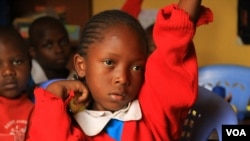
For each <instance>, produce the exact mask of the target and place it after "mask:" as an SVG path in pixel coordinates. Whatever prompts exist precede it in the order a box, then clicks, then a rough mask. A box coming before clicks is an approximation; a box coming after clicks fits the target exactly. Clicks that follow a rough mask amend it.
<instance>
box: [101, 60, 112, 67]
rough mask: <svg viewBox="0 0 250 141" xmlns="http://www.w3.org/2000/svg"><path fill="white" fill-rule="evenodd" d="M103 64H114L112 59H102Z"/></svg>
mask: <svg viewBox="0 0 250 141" xmlns="http://www.w3.org/2000/svg"><path fill="white" fill-rule="evenodd" d="M103 63H104V64H105V65H107V66H112V65H114V62H113V61H112V60H104V62H103Z"/></svg>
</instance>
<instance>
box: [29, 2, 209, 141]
mask: <svg viewBox="0 0 250 141" xmlns="http://www.w3.org/2000/svg"><path fill="white" fill-rule="evenodd" d="M203 8H204V7H203ZM212 20H213V16H212V12H211V11H210V10H209V9H206V8H204V9H203V11H202V13H201V17H200V19H199V21H198V24H199V25H200V24H206V23H208V22H211V21H212ZM195 29H196V26H195V25H194V24H193V23H192V22H191V21H190V20H189V16H188V15H187V14H186V13H185V12H184V11H183V10H180V9H178V8H177V6H176V5H170V6H167V7H165V8H163V9H161V10H160V11H159V13H158V16H157V20H156V22H155V27H154V31H153V35H154V40H155V44H156V46H157V48H156V50H155V51H154V52H153V53H152V54H151V55H150V57H149V59H148V61H147V64H146V72H145V83H144V84H143V86H142V89H141V91H140V93H139V96H138V100H139V103H140V106H141V109H142V119H141V120H139V121H128V122H125V123H124V128H123V132H122V137H121V140H122V141H175V140H178V139H179V136H180V132H181V128H180V126H181V124H182V121H183V120H184V118H185V116H186V115H187V112H188V110H189V109H190V107H191V106H192V105H193V104H194V102H195V100H196V98H197V91H198V73H197V58H196V54H195V49H194V45H193V42H192V39H193V36H194V34H195ZM35 96H36V106H35V110H34V113H33V119H32V123H31V124H30V125H31V126H30V130H29V132H28V133H29V135H28V139H27V140H28V141H45V140H46V141H55V140H56V141H85V140H87V141H113V139H112V138H111V137H110V136H108V134H106V133H105V132H101V133H100V134H98V135H96V136H93V137H89V136H87V135H85V134H84V133H83V131H81V129H80V128H79V127H78V126H75V125H74V124H73V123H72V120H71V118H70V117H69V116H68V114H67V112H66V110H65V109H66V107H65V104H64V103H63V101H62V100H61V99H59V98H57V97H55V96H53V95H52V94H50V93H49V92H47V91H45V90H43V89H41V88H36V90H35Z"/></svg>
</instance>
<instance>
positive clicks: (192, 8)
mask: <svg viewBox="0 0 250 141" xmlns="http://www.w3.org/2000/svg"><path fill="white" fill-rule="evenodd" d="M200 5H201V0H180V1H179V3H178V7H180V8H181V9H183V10H184V11H186V12H187V13H188V14H189V16H190V18H191V20H192V21H193V22H195V23H196V21H197V19H198V18H199V16H200V14H199V13H200V7H201V6H200Z"/></svg>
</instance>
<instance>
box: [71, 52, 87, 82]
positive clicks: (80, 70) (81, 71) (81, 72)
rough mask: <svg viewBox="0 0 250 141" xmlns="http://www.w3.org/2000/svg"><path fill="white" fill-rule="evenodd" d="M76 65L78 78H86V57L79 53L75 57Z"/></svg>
mask: <svg viewBox="0 0 250 141" xmlns="http://www.w3.org/2000/svg"><path fill="white" fill-rule="evenodd" d="M74 65H75V71H76V73H77V76H78V77H80V78H83V77H85V69H86V62H85V59H84V57H82V56H81V55H79V54H78V53H77V54H76V55H75V56H74Z"/></svg>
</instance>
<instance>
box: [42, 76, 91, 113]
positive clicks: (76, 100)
mask: <svg viewBox="0 0 250 141" xmlns="http://www.w3.org/2000/svg"><path fill="white" fill-rule="evenodd" d="M46 90H47V91H49V92H50V93H53V94H54V95H56V96H58V97H61V98H62V99H63V100H66V99H67V97H68V96H69V93H70V92H71V91H73V92H74V97H73V98H72V99H71V100H70V102H69V107H70V109H71V112H72V113H77V112H80V111H82V110H84V109H85V107H86V106H87V105H88V104H89V101H90V99H89V94H88V89H87V87H86V86H85V85H84V84H83V83H82V82H81V81H79V80H59V81H55V82H52V83H51V84H49V85H48V86H47V88H46Z"/></svg>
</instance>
